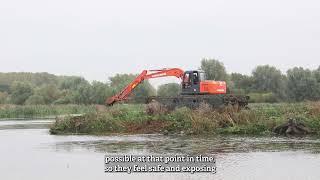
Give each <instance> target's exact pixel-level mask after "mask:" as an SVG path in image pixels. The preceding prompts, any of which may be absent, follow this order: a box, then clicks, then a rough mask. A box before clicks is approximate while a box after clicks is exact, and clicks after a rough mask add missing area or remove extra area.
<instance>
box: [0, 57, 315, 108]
mask: <svg viewBox="0 0 320 180" xmlns="http://www.w3.org/2000/svg"><path fill="white" fill-rule="evenodd" d="M200 69H202V70H204V71H205V72H206V75H207V78H208V79H212V80H224V81H227V84H228V92H229V93H233V94H246V95H249V96H250V97H251V101H252V102H282V101H304V100H311V101H313V100H319V99H320V66H319V67H318V68H317V69H315V70H310V69H305V68H301V67H295V68H292V69H289V70H288V71H287V72H286V74H282V73H281V71H280V70H279V69H277V68H276V67H273V66H269V65H262V66H257V67H256V68H255V69H254V70H253V71H252V74H251V75H243V74H240V73H231V74H228V73H227V71H226V68H225V67H224V65H223V63H221V62H219V61H218V60H215V59H203V60H202V61H201V65H200ZM135 76H136V75H134V74H117V75H115V76H114V77H110V78H109V79H108V81H107V82H106V83H102V82H98V81H93V82H88V81H87V80H85V79H84V78H82V77H77V76H56V75H53V74H48V73H25V72H22V73H0V103H1V104H20V105H23V104H28V105H37V104H104V103H105V99H106V98H107V97H110V96H112V95H114V94H115V93H117V92H119V91H120V90H121V89H122V88H123V87H125V86H126V85H127V84H129V83H130V82H131V81H132V80H133V79H134V78H135ZM179 92H180V85H179V84H175V83H170V84H166V85H161V86H159V88H158V90H157V91H156V90H155V88H154V87H152V86H151V84H150V83H149V82H148V81H145V82H144V83H143V84H141V85H140V86H138V87H137V88H136V89H135V90H134V93H133V94H132V96H133V97H135V98H139V97H146V96H151V95H156V94H158V95H160V96H174V95H177V94H179Z"/></svg>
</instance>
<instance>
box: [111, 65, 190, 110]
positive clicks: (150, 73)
mask: <svg viewBox="0 0 320 180" xmlns="http://www.w3.org/2000/svg"><path fill="white" fill-rule="evenodd" d="M183 74H184V71H183V70H181V69H179V68H169V69H161V70H144V71H142V72H141V74H140V75H139V76H137V77H136V78H135V79H134V80H133V81H132V82H131V83H130V84H129V85H127V86H126V87H125V88H124V89H122V90H121V91H120V92H119V93H118V94H116V95H114V96H112V97H111V98H108V99H107V101H106V104H107V105H109V106H112V105H113V104H114V103H115V102H118V101H123V100H125V99H127V98H128V96H129V95H130V94H131V93H132V91H133V90H134V89H135V88H136V87H137V86H138V85H139V84H141V83H142V82H143V81H144V80H147V79H152V78H160V77H168V76H173V77H177V78H181V79H182V77H183Z"/></svg>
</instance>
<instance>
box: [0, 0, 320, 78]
mask: <svg viewBox="0 0 320 180" xmlns="http://www.w3.org/2000/svg"><path fill="white" fill-rule="evenodd" d="M319 7H320V2H318V1H315V0H306V1H298V0H290V1H289V0H283V1H276V0H270V1H254V0H243V1H236V0H226V1H209V0H200V1H186V0H184V1H182V0H177V1H169V0H163V1H147V0H137V1H129V0H117V1H115V0H111V1H110V0H109V1H102V0H92V1H84V0H77V1H76V0H67V1H66V0H63V1H62V0H56V1H49V0H30V1H22V0H11V1H2V2H0V60H1V66H0V71H1V72H20V71H24V72H48V73H52V74H56V75H75V76H82V77H84V78H86V79H88V80H90V81H92V80H99V81H103V82H105V81H106V80H107V78H108V77H110V76H113V75H115V74H117V73H140V72H141V71H142V70H143V69H159V68H165V67H180V68H182V69H184V70H188V69H197V68H199V66H200V60H201V59H202V58H215V59H218V60H220V61H222V62H223V63H224V64H225V66H226V68H227V71H228V72H229V73H230V72H239V73H243V74H250V73H251V71H252V70H253V68H254V67H255V66H257V65H263V64H270V65H273V66H276V67H277V68H279V69H280V70H282V72H285V71H286V70H287V69H289V68H292V67H294V66H301V67H305V68H310V69H315V68H317V67H318V66H319V65H320V63H319V60H320V54H319V52H320V46H319V44H320V24H319V22H320V11H318V10H319ZM171 81H176V80H174V78H169V80H160V81H155V82H154V83H155V84H158V83H162V82H171Z"/></svg>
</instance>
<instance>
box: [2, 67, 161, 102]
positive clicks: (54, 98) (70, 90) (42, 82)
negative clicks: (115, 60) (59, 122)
mask: <svg viewBox="0 0 320 180" xmlns="http://www.w3.org/2000/svg"><path fill="white" fill-rule="evenodd" d="M135 77H136V75H133V74H118V75H116V76H114V77H110V78H109V82H107V83H102V82H98V81H93V82H91V83H90V82H88V81H87V80H85V79H84V78H82V77H75V76H55V75H52V74H48V73H0V104H16V105H44V104H46V105H59V104H86V105H88V104H104V102H105V100H106V98H107V97H110V96H112V95H114V94H115V93H117V92H119V91H120V90H121V89H122V88H123V87H125V86H126V85H127V84H129V82H131V81H132V80H133V79H134V78H135ZM155 94H156V91H155V89H154V88H153V87H152V86H151V84H150V83H149V82H148V81H145V82H144V83H142V84H141V85H140V86H138V87H137V88H136V89H135V92H134V93H133V94H132V96H133V97H134V98H139V97H146V96H150V95H155Z"/></svg>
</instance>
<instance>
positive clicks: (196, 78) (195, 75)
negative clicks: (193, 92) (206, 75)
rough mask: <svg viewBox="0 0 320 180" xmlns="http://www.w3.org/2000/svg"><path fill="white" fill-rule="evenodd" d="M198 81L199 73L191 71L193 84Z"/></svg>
mask: <svg viewBox="0 0 320 180" xmlns="http://www.w3.org/2000/svg"><path fill="white" fill-rule="evenodd" d="M198 83H199V74H198V72H193V84H198Z"/></svg>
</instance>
